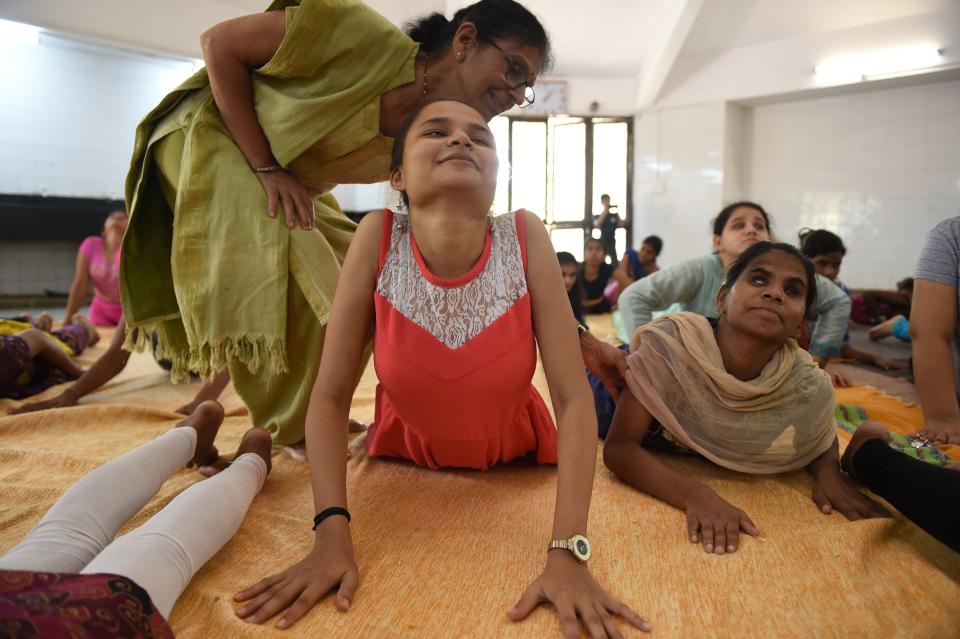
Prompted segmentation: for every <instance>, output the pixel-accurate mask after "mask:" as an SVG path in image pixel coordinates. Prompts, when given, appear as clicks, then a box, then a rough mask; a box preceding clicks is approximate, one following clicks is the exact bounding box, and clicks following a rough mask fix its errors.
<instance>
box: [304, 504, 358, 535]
mask: <svg viewBox="0 0 960 639" xmlns="http://www.w3.org/2000/svg"><path fill="white" fill-rule="evenodd" d="M334 515H343V516H344V517H346V518H347V523H348V524H349V523H350V511H349V510H347V509H346V508H341V507H340V506H334V507H333V508H327V509H326V510H324V511H323V512H322V513H320V514H319V515H317V516H316V517H314V518H313V529H314V530H316V529H317V526H319V525H320V524H322V523H323V520H324V519H326V518H327V517H333V516H334Z"/></svg>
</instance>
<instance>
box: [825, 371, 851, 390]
mask: <svg viewBox="0 0 960 639" xmlns="http://www.w3.org/2000/svg"><path fill="white" fill-rule="evenodd" d="M827 375H829V376H830V382H831V383H832V384H833V387H834V388H850V387H851V386H853V383H852V382H851V381H850V380H849V379H848V378H847V376H846V375H844V374H843V373H835V372H833V371H827Z"/></svg>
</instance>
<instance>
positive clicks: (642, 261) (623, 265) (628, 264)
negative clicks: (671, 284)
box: [604, 235, 663, 306]
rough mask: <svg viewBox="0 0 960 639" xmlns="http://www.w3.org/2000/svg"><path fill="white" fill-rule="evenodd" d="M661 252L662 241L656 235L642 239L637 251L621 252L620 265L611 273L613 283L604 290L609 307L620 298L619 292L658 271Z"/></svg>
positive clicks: (630, 249) (631, 249)
mask: <svg viewBox="0 0 960 639" xmlns="http://www.w3.org/2000/svg"><path fill="white" fill-rule="evenodd" d="M662 250H663V240H661V239H660V238H659V237H658V236H656V235H649V236H647V237H645V238H644V239H643V242H642V243H641V244H640V250H639V251H637V250H636V249H633V248H628V249H627V250H626V251H624V252H623V259H621V260H620V264H619V265H617V268H616V270H614V271H613V281H611V282H610V283H609V284H608V285H607V288H606V290H604V295H605V296H606V297H607V299H608V300H610V304H611V305H614V306H615V305H616V303H617V298H618V297H620V291H622V290H623V289H625V288H627V287H628V286H630V285H631V284H633V283H634V282H636V281H637V280H639V279H642V278H644V277H646V276H647V275H650V274H651V273H656V272H657V271H659V270H660V266H659V265H658V264H657V258H658V257H659V256H660V251H662Z"/></svg>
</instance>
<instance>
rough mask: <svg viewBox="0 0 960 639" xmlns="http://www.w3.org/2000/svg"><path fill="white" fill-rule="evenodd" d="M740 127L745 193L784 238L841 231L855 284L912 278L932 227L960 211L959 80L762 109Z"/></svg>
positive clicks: (848, 277) (846, 271)
mask: <svg viewBox="0 0 960 639" xmlns="http://www.w3.org/2000/svg"><path fill="white" fill-rule="evenodd" d="M743 129H744V130H743V135H742V136H741V138H740V139H741V143H742V144H743V145H744V148H745V149H747V153H744V154H742V155H741V160H740V164H739V165H738V168H739V170H740V171H741V172H742V174H743V175H744V176H745V180H744V182H745V184H747V193H748V194H749V195H750V197H751V198H753V199H756V200H757V201H759V202H761V203H762V204H763V205H764V206H765V207H767V209H768V211H770V213H771V214H772V215H773V217H774V221H775V230H776V231H777V233H778V235H779V236H780V237H781V238H782V239H784V240H786V241H790V242H796V236H797V231H798V230H799V229H800V228H802V227H811V228H827V229H829V230H831V231H833V232H835V233H837V234H838V235H840V236H841V237H842V238H843V240H844V243H845V244H846V245H847V251H848V252H847V258H846V259H845V260H844V263H843V270H842V272H841V278H842V279H843V280H844V281H845V282H846V283H847V284H848V285H849V286H851V287H855V288H860V287H872V288H876V287H884V288H888V287H892V286H893V285H894V283H895V282H896V281H897V280H898V279H900V278H902V277H905V276H907V275H911V274H912V272H913V268H914V265H915V263H916V260H917V257H918V255H919V252H920V250H921V248H922V245H923V241H924V238H925V236H926V233H927V231H928V230H929V229H930V228H931V227H933V226H934V225H935V224H936V223H937V222H939V221H940V220H942V219H945V218H947V217H951V216H955V215H958V214H960V81H957V80H953V81H948V82H936V83H930V84H922V85H916V86H912V87H903V88H896V89H885V90H877V91H870V92H864V93H856V94H850V95H839V96H832V97H824V98H818V99H810V100H800V101H793V102H782V103H777V104H771V105H763V106H757V107H754V108H752V109H749V110H747V112H746V115H745V119H744V127H743Z"/></svg>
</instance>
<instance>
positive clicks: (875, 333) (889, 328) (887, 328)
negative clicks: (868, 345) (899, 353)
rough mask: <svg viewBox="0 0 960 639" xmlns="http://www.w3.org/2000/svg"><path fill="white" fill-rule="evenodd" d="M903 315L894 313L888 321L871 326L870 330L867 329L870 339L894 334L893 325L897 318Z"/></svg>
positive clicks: (875, 339)
mask: <svg viewBox="0 0 960 639" xmlns="http://www.w3.org/2000/svg"><path fill="white" fill-rule="evenodd" d="M902 317H903V315H894V316H893V317H891V318H890V319H888V320H887V321H885V322H881V323H880V324H877V325H876V326H874V327H873V328H871V329H870V330H869V331H867V334H868V335H869V336H870V339H871V340H873V341H877V340H881V339H883V338H884V337H890V336H891V335H893V325H894V324H896V323H897V320H899V319H900V318H902Z"/></svg>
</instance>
